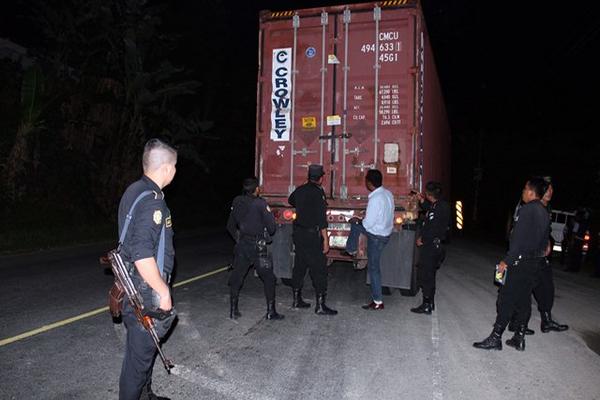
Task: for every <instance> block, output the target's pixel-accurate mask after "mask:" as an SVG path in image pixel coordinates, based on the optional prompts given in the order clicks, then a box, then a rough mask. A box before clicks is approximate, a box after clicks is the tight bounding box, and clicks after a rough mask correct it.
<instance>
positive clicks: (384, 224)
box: [362, 186, 395, 236]
mask: <svg viewBox="0 0 600 400" xmlns="http://www.w3.org/2000/svg"><path fill="white" fill-rule="evenodd" d="M394 208H395V207H394V196H393V195H392V192H390V191H389V190H387V189H386V188H384V187H383V186H380V187H378V188H377V189H375V190H373V191H372V192H371V193H369V202H368V204H367V215H365V218H364V219H363V221H362V224H363V226H364V228H365V229H366V230H367V232H369V233H372V234H373V235H377V236H389V235H391V234H392V230H393V229H394Z"/></svg>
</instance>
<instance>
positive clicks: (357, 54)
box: [256, 0, 450, 291]
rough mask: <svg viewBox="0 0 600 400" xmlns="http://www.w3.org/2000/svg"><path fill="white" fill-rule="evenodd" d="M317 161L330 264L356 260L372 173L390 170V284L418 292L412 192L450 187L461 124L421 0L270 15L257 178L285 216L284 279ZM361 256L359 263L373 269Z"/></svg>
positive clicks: (386, 266)
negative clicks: (449, 105)
mask: <svg viewBox="0 0 600 400" xmlns="http://www.w3.org/2000/svg"><path fill="white" fill-rule="evenodd" d="M311 164H321V165H323V166H324V168H325V171H326V175H325V179H324V183H323V188H324V189H325V192H326V194H327V198H328V206H329V210H328V219H329V235H330V245H331V251H330V253H329V255H328V257H329V260H330V261H333V260H349V259H348V258H347V257H345V256H344V253H343V249H344V246H345V242H346V238H347V235H348V231H349V229H350V225H349V224H348V222H347V219H348V218H349V217H351V216H361V215H363V214H364V211H365V208H366V203H367V196H368V191H367V189H366V186H365V181H364V178H365V174H366V172H367V171H368V170H369V169H372V168H377V169H379V170H380V171H381V172H382V173H383V176H384V182H383V184H384V186H385V187H386V188H388V189H389V190H391V191H392V193H393V194H394V197H395V199H396V206H397V208H396V220H395V222H396V229H395V232H394V234H393V237H392V239H391V240H390V243H389V245H388V246H387V247H386V250H385V252H384V255H383V260H382V275H383V283H384V285H386V286H390V287H399V288H402V289H405V290H413V291H414V274H413V270H414V258H415V257H414V254H415V251H414V241H415V219H416V218H417V216H418V204H417V201H416V198H415V197H414V195H411V192H416V191H421V190H422V189H423V187H424V185H425V184H426V183H427V181H429V180H437V181H440V182H442V184H443V185H444V189H445V192H446V194H447V193H448V192H449V184H450V131H449V127H448V123H447V118H446V112H445V108H444V102H443V97H442V92H441V87H440V83H439V80H438V76H437V72H436V67H435V62H434V58H433V54H432V51H431V46H430V43H429V38H428V35H427V30H426V28H425V20H424V18H423V13H422V10H421V7H420V4H419V2H418V1H411V0H395V1H394V0H392V1H382V2H378V3H363V4H351V5H345V6H331V7H321V8H312V9H302V10H288V11H263V12H261V14H260V29H259V71H258V88H257V123H256V174H257V176H258V177H259V181H260V185H261V188H262V195H263V196H264V197H265V198H266V199H267V201H268V202H269V204H270V205H271V208H272V209H273V212H274V213H275V216H276V218H277V220H278V223H279V228H280V229H279V230H278V233H277V234H276V235H275V238H274V242H273V245H272V253H273V256H274V262H275V271H276V273H277V275H278V276H279V277H281V278H289V277H290V276H291V269H292V268H293V251H294V249H293V244H292V240H291V231H292V226H291V224H292V222H293V219H294V216H295V214H294V210H293V209H292V208H291V207H290V206H289V204H288V203H287V197H288V195H289V194H290V193H291V192H292V191H293V190H294V189H295V188H296V187H298V186H299V185H302V184H303V183H304V182H306V180H307V169H308V166H309V165H311ZM361 246H362V245H361ZM362 247H364V246H362ZM361 254H362V256H361V258H360V259H359V260H354V263H355V265H358V266H363V265H364V264H365V262H366V261H365V258H366V254H365V251H361Z"/></svg>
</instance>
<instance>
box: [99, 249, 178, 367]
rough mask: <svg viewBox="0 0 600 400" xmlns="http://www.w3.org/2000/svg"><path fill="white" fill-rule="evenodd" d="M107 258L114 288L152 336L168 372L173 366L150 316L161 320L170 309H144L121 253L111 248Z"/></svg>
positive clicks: (168, 313)
mask: <svg viewBox="0 0 600 400" xmlns="http://www.w3.org/2000/svg"><path fill="white" fill-rule="evenodd" d="M108 259H109V261H110V266H111V268H112V271H113V273H114V275H115V286H116V289H118V290H120V292H121V293H124V294H125V295H127V299H128V300H129V304H130V305H131V308H133V312H134V313H135V316H136V318H137V320H138V321H139V322H140V323H141V324H142V326H143V327H144V328H145V329H146V330H147V331H148V333H149V334H150V336H151V337H152V340H153V341H154V345H155V346H156V349H157V350H158V354H159V356H160V359H161V360H162V363H163V365H164V367H165V369H166V370H167V373H169V374H170V373H171V368H173V367H174V365H173V363H172V362H171V360H169V359H168V358H167V357H166V356H165V354H164V353H163V351H162V349H161V347H160V340H159V338H158V335H157V333H156V328H155V327H154V321H152V318H156V319H158V320H163V319H165V318H168V317H170V316H171V313H172V310H171V311H165V310H162V309H160V308H159V309H157V310H155V311H151V310H147V309H145V308H144V304H143V301H142V296H141V295H140V292H138V290H137V289H136V287H135V286H134V284H133V281H132V280H131V277H130V276H129V272H128V271H127V267H126V266H125V263H124V262H123V258H122V257H121V255H120V254H119V253H118V251H117V250H111V251H110V252H108ZM121 297H122V296H121Z"/></svg>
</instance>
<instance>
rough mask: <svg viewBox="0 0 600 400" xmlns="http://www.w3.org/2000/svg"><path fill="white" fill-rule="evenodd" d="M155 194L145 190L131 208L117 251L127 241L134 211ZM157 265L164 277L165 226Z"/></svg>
mask: <svg viewBox="0 0 600 400" xmlns="http://www.w3.org/2000/svg"><path fill="white" fill-rule="evenodd" d="M150 194H153V195H155V196H156V195H157V194H156V192H155V191H153V190H145V191H143V192H142V193H140V195H139V196H138V197H137V198H136V199H135V201H134V202H133V204H132V205H131V207H130V208H129V212H128V213H127V216H126V217H125V222H124V223H123V230H122V231H121V234H120V235H119V244H118V247H117V249H118V250H117V251H119V250H120V249H121V246H122V245H123V242H124V241H125V236H127V230H128V229H129V224H131V220H132V219H133V211H134V210H135V207H136V206H137V205H138V203H139V202H140V201H141V200H142V199H143V198H144V197H146V196H148V195H150ZM156 264H158V270H159V271H160V275H161V276H162V275H163V271H164V269H165V225H164V224H163V226H162V229H161V231H160V240H159V242H158V252H157V254H156Z"/></svg>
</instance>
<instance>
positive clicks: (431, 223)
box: [421, 200, 450, 244]
mask: <svg viewBox="0 0 600 400" xmlns="http://www.w3.org/2000/svg"><path fill="white" fill-rule="evenodd" d="M421 207H422V208H423V210H424V211H425V219H424V221H423V229H422V230H421V240H422V241H423V243H424V244H430V243H433V240H434V239H436V238H437V239H439V240H444V239H446V234H447V232H448V226H449V225H450V205H449V204H448V202H447V201H445V200H438V201H436V202H435V203H430V202H429V201H425V202H423V204H422V206H421Z"/></svg>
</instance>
